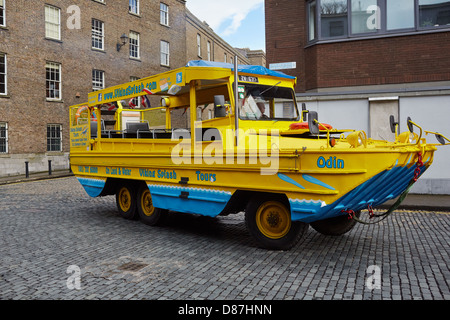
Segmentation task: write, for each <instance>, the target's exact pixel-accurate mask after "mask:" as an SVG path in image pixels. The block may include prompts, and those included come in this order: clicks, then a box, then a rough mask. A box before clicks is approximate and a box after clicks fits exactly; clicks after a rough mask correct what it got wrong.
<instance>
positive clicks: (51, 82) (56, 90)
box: [45, 62, 61, 100]
mask: <svg viewBox="0 0 450 320" xmlns="http://www.w3.org/2000/svg"><path fill="white" fill-rule="evenodd" d="M45 79H46V81H45V82H46V97H47V99H53V100H61V64H59V63H56V62H47V63H46V65H45Z"/></svg>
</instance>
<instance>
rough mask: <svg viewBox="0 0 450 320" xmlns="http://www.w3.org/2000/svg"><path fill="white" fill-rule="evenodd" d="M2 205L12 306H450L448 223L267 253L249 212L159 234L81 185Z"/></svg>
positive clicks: (194, 219)
mask: <svg viewBox="0 0 450 320" xmlns="http://www.w3.org/2000/svg"><path fill="white" fill-rule="evenodd" d="M0 199H1V208H2V209H1V223H0V232H1V237H0V299H2V300H5V299H14V300H16V299H17V300H28V299H33V300H34V299H64V300H66V299H67V300H72V299H102V300H111V299H125V300H127V299H152V300H153V299H169V300H174V299H183V300H185V299H186V300H190V299H195V300H203V299H208V300H214V299H225V300H229V299H232V300H255V299H263V300H302V299H304V300H311V299H323V300H336V299H344V300H449V299H450V289H449V280H450V271H449V266H448V263H449V261H450V259H449V246H448V244H449V240H450V236H449V229H450V228H449V217H450V216H449V215H448V214H447V213H435V212H426V211H415V212H414V211H404V210H400V211H398V212H396V213H394V214H393V215H391V216H390V217H389V218H388V219H386V220H384V221H383V222H381V223H380V224H378V225H371V226H365V225H357V226H356V227H355V228H354V229H353V230H352V231H351V232H349V233H348V234H346V235H344V236H342V237H327V236H323V235H321V234H319V233H317V232H316V231H314V230H313V229H312V228H310V229H309V231H308V233H307V235H306V237H305V238H304V239H303V240H302V241H300V243H298V245H297V246H295V247H294V248H293V249H292V250H290V251H267V250H264V249H260V248H258V247H256V246H255V244H254V243H253V241H252V239H251V237H250V235H249V234H248V232H247V230H246V228H245V222H244V215H243V214H242V213H241V214H238V215H230V216H226V217H218V218H206V217H200V216H193V215H186V214H179V213H170V214H169V218H168V220H167V222H166V223H165V224H164V225H163V226H159V227H149V226H147V225H145V224H143V223H140V222H139V221H129V220H125V219H123V218H121V217H120V216H119V214H118V212H117V209H116V204H115V198H114V197H112V196H108V197H104V198H89V196H88V195H86V193H85V192H84V190H83V188H82V187H81V185H80V184H79V183H78V181H77V180H76V178H74V177H68V178H60V179H52V180H45V181H34V182H28V183H18V184H9V185H2V186H0ZM378 276H379V277H378ZM377 277H378V278H377ZM377 280H379V281H377Z"/></svg>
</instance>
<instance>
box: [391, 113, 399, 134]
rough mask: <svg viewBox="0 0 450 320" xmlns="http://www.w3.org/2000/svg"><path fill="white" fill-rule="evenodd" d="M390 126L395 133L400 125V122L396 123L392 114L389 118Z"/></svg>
mask: <svg viewBox="0 0 450 320" xmlns="http://www.w3.org/2000/svg"><path fill="white" fill-rule="evenodd" d="M389 125H390V127H391V131H392V133H395V127H396V126H397V125H398V122H395V118H394V116H393V115H392V114H391V116H390V117H389Z"/></svg>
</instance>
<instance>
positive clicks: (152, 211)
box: [136, 185, 167, 226]
mask: <svg viewBox="0 0 450 320" xmlns="http://www.w3.org/2000/svg"><path fill="white" fill-rule="evenodd" d="M136 200H137V209H138V213H139V218H140V219H141V221H142V222H143V223H145V224H147V225H149V226H155V225H157V224H159V223H161V222H162V221H163V218H164V217H166V213H167V210H163V209H160V208H155V207H154V206H153V201H152V195H151V194H150V190H149V189H148V187H147V186H146V185H143V186H142V187H141V188H140V189H139V191H138V196H137V199H136Z"/></svg>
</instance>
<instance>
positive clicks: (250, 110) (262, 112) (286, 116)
mask: <svg viewBox="0 0 450 320" xmlns="http://www.w3.org/2000/svg"><path fill="white" fill-rule="evenodd" d="M238 94H239V118H240V119H242V120H290V121H296V120H299V113H298V111H297V105H296V103H295V95H294V91H293V90H292V89H291V88H285V87H277V86H276V85H275V86H265V85H260V84H243V83H240V84H239V86H238Z"/></svg>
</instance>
